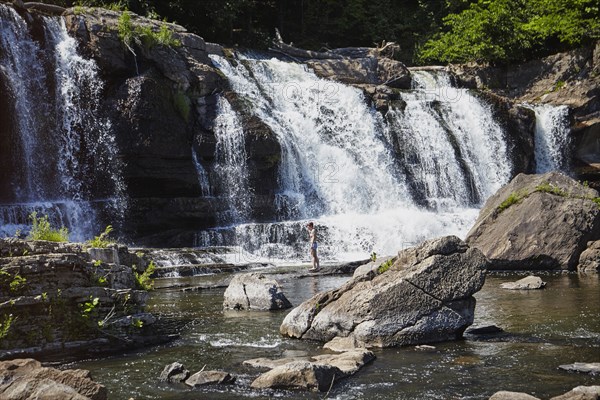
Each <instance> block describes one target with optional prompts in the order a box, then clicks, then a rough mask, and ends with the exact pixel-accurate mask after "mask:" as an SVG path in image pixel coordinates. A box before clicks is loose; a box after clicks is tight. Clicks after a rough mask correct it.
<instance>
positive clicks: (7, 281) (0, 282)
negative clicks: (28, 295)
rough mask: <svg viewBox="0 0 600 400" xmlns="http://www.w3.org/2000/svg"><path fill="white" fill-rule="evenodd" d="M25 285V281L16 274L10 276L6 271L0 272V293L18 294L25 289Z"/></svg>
mask: <svg viewBox="0 0 600 400" xmlns="http://www.w3.org/2000/svg"><path fill="white" fill-rule="evenodd" d="M26 284H27V279H26V278H23V277H22V276H21V275H19V274H18V273H17V274H14V275H12V274H11V273H10V272H8V271H5V270H0V289H2V291H8V292H10V293H12V294H18V293H20V292H21V291H22V290H23V289H25V286H26Z"/></svg>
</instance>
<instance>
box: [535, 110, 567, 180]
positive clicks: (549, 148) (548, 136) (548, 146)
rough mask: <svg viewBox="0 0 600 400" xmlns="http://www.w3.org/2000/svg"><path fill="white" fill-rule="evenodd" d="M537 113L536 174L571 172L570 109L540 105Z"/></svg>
mask: <svg viewBox="0 0 600 400" xmlns="http://www.w3.org/2000/svg"><path fill="white" fill-rule="evenodd" d="M532 108H533V110H534V112H535V165H536V171H535V172H536V173H538V174H543V173H545V172H548V171H553V170H561V171H565V172H568V171H569V154H568V153H569V145H570V143H569V134H570V127H569V108H568V107H567V106H552V105H548V104H540V105H535V106H533V107H532Z"/></svg>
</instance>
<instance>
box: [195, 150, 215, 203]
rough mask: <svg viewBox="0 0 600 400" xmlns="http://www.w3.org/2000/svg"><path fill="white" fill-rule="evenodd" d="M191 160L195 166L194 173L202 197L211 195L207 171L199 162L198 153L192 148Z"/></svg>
mask: <svg viewBox="0 0 600 400" xmlns="http://www.w3.org/2000/svg"><path fill="white" fill-rule="evenodd" d="M192 161H193V162H194V167H196V175H198V185H199V186H200V194H202V197H209V196H212V190H211V187H210V181H209V179H208V172H207V171H206V169H205V168H204V167H203V166H202V164H201V163H200V159H199V158H198V154H197V153H196V150H194V149H192Z"/></svg>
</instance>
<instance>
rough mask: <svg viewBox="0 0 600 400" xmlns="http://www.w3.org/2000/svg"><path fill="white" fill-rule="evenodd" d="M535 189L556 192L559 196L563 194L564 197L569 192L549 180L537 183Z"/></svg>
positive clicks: (543, 191)
mask: <svg viewBox="0 0 600 400" xmlns="http://www.w3.org/2000/svg"><path fill="white" fill-rule="evenodd" d="M535 191H536V192H542V193H551V194H555V195H557V196H562V197H566V196H567V192H565V191H564V190H562V189H561V188H559V187H558V186H554V185H552V184H551V183H549V182H543V183H540V184H539V185H537V186H536V187H535Z"/></svg>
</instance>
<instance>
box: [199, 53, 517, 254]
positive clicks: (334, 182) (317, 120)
mask: <svg viewBox="0 0 600 400" xmlns="http://www.w3.org/2000/svg"><path fill="white" fill-rule="evenodd" d="M211 58H212V60H213V62H214V64H215V65H216V66H217V67H218V68H219V69H220V70H221V71H222V72H223V73H224V74H225V75H226V76H227V77H228V79H229V81H230V84H231V87H232V88H233V90H234V91H235V92H236V93H237V95H238V96H239V97H240V98H242V99H243V100H244V101H245V103H246V104H249V105H250V107H251V112H252V113H254V114H255V115H256V116H257V117H258V118H260V119H261V120H262V121H263V122H265V123H266V124H267V125H268V126H269V127H270V128H271V130H272V131H273V132H274V133H275V134H276V135H277V138H278V140H279V142H280V145H281V149H282V155H281V164H280V169H279V182H278V187H279V191H278V193H276V205H277V210H278V215H277V220H278V222H273V223H263V224H256V223H252V222H247V223H241V224H237V225H235V226H233V227H222V228H217V229H213V230H208V231H203V232H200V233H199V234H198V235H197V243H196V244H197V245H200V246H208V245H226V244H229V245H232V244H234V245H237V246H239V247H240V249H241V250H240V251H241V252H242V253H243V254H244V255H245V258H246V261H248V262H250V261H256V259H257V258H260V257H268V258H269V259H271V260H273V259H286V260H291V259H300V260H301V259H306V258H307V249H306V237H305V236H306V233H305V232H304V225H305V224H306V221H307V220H315V221H316V222H317V226H318V232H319V236H320V251H321V254H322V255H323V256H324V257H325V258H329V259H332V258H335V259H352V258H357V257H363V258H364V257H365V256H366V255H368V254H369V253H370V252H371V251H376V252H378V253H380V254H393V253H395V252H396V251H398V250H400V249H402V248H404V247H408V246H412V245H414V244H415V243H417V242H420V241H422V240H425V239H427V238H430V237H433V236H438V235H444V234H457V235H461V236H464V234H466V231H467V230H468V229H469V227H470V226H471V224H472V223H473V221H474V220H475V218H476V216H477V213H478V207H480V206H481V204H482V202H483V201H484V200H485V199H486V198H487V197H488V196H489V195H491V194H492V193H493V192H494V191H495V190H496V189H497V188H499V187H500V186H501V185H502V184H504V183H506V182H507V181H508V179H509V178H510V167H511V166H510V162H509V159H508V156H507V150H506V146H505V145H504V135H503V132H502V130H501V129H500V127H499V125H498V124H496V123H495V122H494V121H493V118H492V114H491V111H490V109H489V108H488V107H487V106H486V105H484V104H482V103H481V102H480V101H479V100H478V99H476V98H475V97H473V96H471V95H470V94H469V93H468V92H467V91H464V90H459V89H455V88H452V87H451V86H450V84H449V79H448V78H447V76H446V75H441V74H437V75H436V74H433V73H426V72H422V73H418V74H417V75H418V77H417V80H419V82H421V86H419V87H418V88H415V90H413V91H409V92H405V93H403V94H402V96H403V99H404V101H406V103H407V107H406V109H405V110H404V111H402V110H394V109H392V111H390V112H388V114H387V115H386V116H385V118H384V117H382V116H381V114H380V113H378V112H377V111H375V110H374V109H373V108H371V107H369V106H368V105H367V102H366V101H365V98H364V95H363V93H362V91H361V90H359V89H357V88H353V87H350V86H346V85H343V84H340V83H336V82H332V81H327V80H323V79H320V78H318V77H316V76H315V75H314V73H313V72H312V71H310V70H309V69H308V68H307V67H306V66H304V65H301V64H296V63H287V62H283V61H279V60H276V59H271V60H264V59H250V58H245V57H240V59H238V60H236V61H232V62H229V61H228V60H227V59H225V58H223V57H219V56H211ZM427 80H430V81H431V82H430V83H427ZM438 89H443V91H444V92H445V96H446V98H445V99H442V98H438V99H433V100H432V99H431V98H429V97H430V95H431V92H432V91H434V90H438ZM398 142H402V143H404V144H406V145H407V146H406V147H405V146H402V147H401V148H396V147H395V146H394V143H398ZM422 198H424V199H425V201H424V202H421V201H419V199H422ZM423 203H424V204H423Z"/></svg>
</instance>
